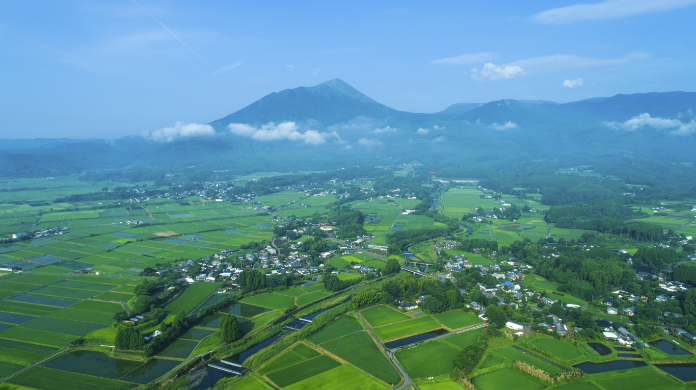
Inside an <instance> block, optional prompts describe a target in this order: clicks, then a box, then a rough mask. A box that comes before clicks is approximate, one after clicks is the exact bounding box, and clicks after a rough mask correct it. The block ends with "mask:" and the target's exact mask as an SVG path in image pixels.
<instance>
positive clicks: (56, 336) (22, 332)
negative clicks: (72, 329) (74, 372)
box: [0, 327, 75, 348]
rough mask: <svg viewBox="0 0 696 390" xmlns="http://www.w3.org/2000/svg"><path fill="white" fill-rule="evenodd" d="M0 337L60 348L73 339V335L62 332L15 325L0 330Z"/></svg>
mask: <svg viewBox="0 0 696 390" xmlns="http://www.w3.org/2000/svg"><path fill="white" fill-rule="evenodd" d="M0 338H3V339H7V340H14V341H20V342H24V343H33V344H38V345H45V346H48V347H61V348H62V347H64V346H65V345H67V344H68V343H69V342H70V341H72V340H74V339H75V336H71V335H67V334H62V333H55V332H47V331H43V330H35V329H28V328H19V327H15V328H12V329H8V330H6V331H3V332H0Z"/></svg>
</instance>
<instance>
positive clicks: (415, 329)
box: [373, 316, 441, 342]
mask: <svg viewBox="0 0 696 390" xmlns="http://www.w3.org/2000/svg"><path fill="white" fill-rule="evenodd" d="M440 326H441V325H440V323H439V322H437V321H435V319H434V318H432V317H430V316H424V317H418V318H415V319H413V320H408V321H402V322H397V323H395V324H391V325H384V326H381V327H378V328H374V329H373V330H374V332H375V335H377V337H379V339H380V340H382V342H387V341H390V340H396V339H400V338H402V337H406V336H410V335H414V334H417V333H423V332H427V331H429V330H433V329H437V328H439V327H440Z"/></svg>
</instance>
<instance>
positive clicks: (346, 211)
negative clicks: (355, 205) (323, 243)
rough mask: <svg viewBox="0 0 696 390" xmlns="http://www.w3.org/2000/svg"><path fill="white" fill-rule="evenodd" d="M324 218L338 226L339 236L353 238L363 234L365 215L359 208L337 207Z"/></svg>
mask: <svg viewBox="0 0 696 390" xmlns="http://www.w3.org/2000/svg"><path fill="white" fill-rule="evenodd" d="M326 220H327V221H329V222H330V223H333V224H335V225H337V226H338V236H339V237H341V238H355V237H358V236H362V235H363V234H365V229H364V228H363V224H364V223H365V215H364V214H363V213H362V212H360V211H359V210H353V209H351V208H348V207H337V208H335V209H334V210H333V211H332V212H331V213H329V215H327V216H326Z"/></svg>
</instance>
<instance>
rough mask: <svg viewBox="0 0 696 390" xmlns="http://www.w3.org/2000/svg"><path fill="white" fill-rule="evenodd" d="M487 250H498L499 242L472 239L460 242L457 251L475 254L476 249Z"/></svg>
mask: <svg viewBox="0 0 696 390" xmlns="http://www.w3.org/2000/svg"><path fill="white" fill-rule="evenodd" d="M484 248H485V249H487V250H488V251H490V252H493V251H497V250H498V241H492V240H487V239H485V238H472V239H469V240H463V239H460V240H459V245H457V250H460V251H467V252H473V251H474V249H484Z"/></svg>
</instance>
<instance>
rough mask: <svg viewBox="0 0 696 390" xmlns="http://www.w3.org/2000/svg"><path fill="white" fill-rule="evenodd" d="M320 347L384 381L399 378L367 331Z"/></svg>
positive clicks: (389, 381) (398, 379)
mask: <svg viewBox="0 0 696 390" xmlns="http://www.w3.org/2000/svg"><path fill="white" fill-rule="evenodd" d="M321 347H323V348H324V349H326V350H327V351H329V352H331V353H333V354H334V355H336V356H338V357H340V358H341V359H343V360H345V361H347V362H349V363H350V364H353V365H355V366H356V367H358V368H360V369H362V370H363V371H365V372H367V373H369V374H371V375H374V376H375V377H376V378H378V379H380V380H382V381H384V382H386V383H390V384H397V383H399V381H400V380H401V377H400V375H399V373H398V372H397V371H396V368H394V366H393V365H392V364H391V362H390V361H389V360H388V359H387V357H386V356H384V354H382V351H380V349H379V348H378V347H377V345H376V344H375V342H374V340H373V339H372V337H370V335H369V334H367V332H364V331H363V332H356V333H353V334H350V335H348V336H344V337H341V338H338V339H335V340H332V341H329V342H326V343H324V344H321Z"/></svg>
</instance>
